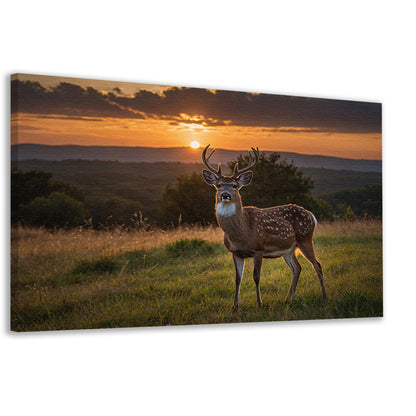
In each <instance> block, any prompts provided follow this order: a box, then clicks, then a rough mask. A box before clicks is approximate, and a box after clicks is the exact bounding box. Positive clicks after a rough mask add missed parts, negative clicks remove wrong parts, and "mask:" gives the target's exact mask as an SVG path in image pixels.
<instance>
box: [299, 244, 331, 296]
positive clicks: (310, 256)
mask: <svg viewBox="0 0 416 416" xmlns="http://www.w3.org/2000/svg"><path fill="white" fill-rule="evenodd" d="M299 248H300V250H301V251H302V254H303V255H304V256H305V257H306V259H307V260H309V261H310V262H311V264H312V266H313V268H314V269H315V272H316V274H317V275H318V278H319V283H320V284H321V289H322V296H323V297H324V299H325V300H327V299H328V296H327V294H326V290H325V283H324V274H323V272H322V266H321V264H320V263H319V262H318V260H316V257H315V251H314V249H313V243H312V241H311V242H307V243H305V242H303V243H302V244H299Z"/></svg>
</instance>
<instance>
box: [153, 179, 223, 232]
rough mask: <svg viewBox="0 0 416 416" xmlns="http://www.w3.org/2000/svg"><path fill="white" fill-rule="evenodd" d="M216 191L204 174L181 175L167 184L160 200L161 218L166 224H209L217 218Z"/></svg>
mask: <svg viewBox="0 0 416 416" xmlns="http://www.w3.org/2000/svg"><path fill="white" fill-rule="evenodd" d="M214 207H215V191H214V189H213V188H212V187H209V186H207V184H206V183H205V182H204V180H203V178H202V175H201V174H197V173H193V174H192V175H190V176H179V177H178V178H177V179H176V183H175V185H174V187H172V186H170V185H167V186H166V188H165V191H164V192H163V194H162V196H161V198H160V200H159V212H160V220H161V222H163V223H165V224H171V223H173V224H178V223H179V222H183V223H186V224H194V223H199V224H209V223H213V222H215V221H216V219H215V208H214Z"/></svg>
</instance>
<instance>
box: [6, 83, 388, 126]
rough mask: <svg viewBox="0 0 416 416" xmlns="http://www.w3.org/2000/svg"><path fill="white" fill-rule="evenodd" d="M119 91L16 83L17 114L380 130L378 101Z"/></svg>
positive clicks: (193, 91) (185, 90)
mask: <svg viewBox="0 0 416 416" xmlns="http://www.w3.org/2000/svg"><path fill="white" fill-rule="evenodd" d="M119 93H120V91H119V90H113V92H109V93H108V94H103V93H101V92H99V91H97V90H96V89H94V88H92V87H88V88H85V89H84V88H81V87H80V86H77V85H74V84H70V83H61V84H59V85H58V86H57V87H55V88H52V89H45V88H44V87H42V86H41V85H40V84H39V83H37V82H29V81H26V82H21V81H13V83H12V97H14V99H12V111H20V112H26V113H38V114H39V113H41V114H60V115H67V116H74V117H122V118H125V117H128V118H153V119H163V120H167V121H170V122H171V124H172V125H177V124H201V125H204V126H224V125H234V126H251V127H261V128H268V129H275V131H279V132H305V131H308V132H310V131H319V132H346V133H379V132H381V104H378V103H368V102H357V101H343V100H328V99H322V98H305V97H292V96H283V95H272V94H251V93H245V92H236V91H223V90H217V91H212V90H207V89H202V88H179V87H172V88H168V89H166V90H164V91H163V94H157V93H154V92H151V91H147V90H140V91H138V92H137V93H136V94H135V95H134V96H133V97H125V96H121V95H119ZM194 116H197V117H194ZM175 123H176V124H175ZM270 131H273V130H270Z"/></svg>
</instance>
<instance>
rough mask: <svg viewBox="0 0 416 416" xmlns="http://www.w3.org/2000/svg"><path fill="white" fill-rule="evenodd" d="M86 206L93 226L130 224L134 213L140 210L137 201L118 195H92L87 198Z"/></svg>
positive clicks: (140, 207) (140, 206)
mask: <svg viewBox="0 0 416 416" xmlns="http://www.w3.org/2000/svg"><path fill="white" fill-rule="evenodd" d="M86 206H87V208H88V210H89V212H90V214H91V218H92V224H93V225H94V226H97V225H115V224H117V225H130V224H131V223H132V218H133V217H134V215H135V213H137V212H139V211H140V210H142V205H141V204H140V203H139V202H137V201H133V200H131V199H126V198H119V197H110V198H109V197H100V196H93V197H90V198H87V201H86Z"/></svg>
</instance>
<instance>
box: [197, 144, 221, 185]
mask: <svg viewBox="0 0 416 416" xmlns="http://www.w3.org/2000/svg"><path fill="white" fill-rule="evenodd" d="M209 146H211V145H210V144H209V145H208V146H207V147H206V148H205V149H204V150H203V152H202V161H203V162H204V165H205V166H206V167H207V169H208V170H209V171H210V172H212V173H213V174H214V175H215V176H216V177H217V178H218V179H219V178H222V174H221V164H220V163H218V170H217V169H214V168H213V167H212V166H211V165H210V164H209V163H208V161H209V159H210V158H211V156H212V155H213V154H214V152H215V149H212V151H211V153H210V154H209V156H208V157H207V150H208V147H209Z"/></svg>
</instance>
